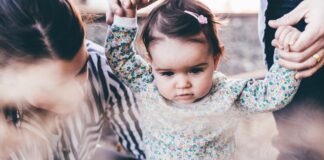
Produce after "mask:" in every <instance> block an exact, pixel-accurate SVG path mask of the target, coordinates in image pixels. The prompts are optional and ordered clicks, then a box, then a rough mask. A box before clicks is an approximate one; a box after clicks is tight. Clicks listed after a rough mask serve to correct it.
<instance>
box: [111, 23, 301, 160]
mask: <svg viewBox="0 0 324 160" xmlns="http://www.w3.org/2000/svg"><path fill="white" fill-rule="evenodd" d="M136 30H137V28H136V27H135V28H129V27H121V26H118V25H112V26H110V27H109V29H108V36H107V40H106V46H105V47H106V56H107V58H108V62H109V65H110V66H111V67H112V69H113V71H114V72H115V73H116V75H117V76H118V77H119V78H120V79H121V80H122V81H124V82H125V83H126V84H127V85H128V86H130V87H131V89H132V90H133V92H134V93H135V95H136V97H137V100H138V102H139V109H140V112H141V116H140V117H141V118H140V119H141V120H140V122H141V123H142V125H141V126H142V127H143V128H142V130H143V139H144V144H145V152H146V156H147V159H154V160H157V159H161V160H165V159H175V160H178V159H185V160H201V159H208V160H209V159H212V160H218V159H219V160H226V159H233V155H234V148H235V138H234V131H235V129H236V126H237V124H238V121H239V117H241V116H242V115H243V114H246V113H253V112H265V111H274V110H278V109H280V108H282V107H284V106H285V105H287V104H288V103H289V102H290V100H291V99H292V98H293V96H294V94H295V93H296V91H297V88H298V86H299V83H300V82H299V80H295V78H294V74H295V72H294V71H290V70H287V69H285V68H283V67H281V66H279V65H278V64H274V65H273V67H272V68H271V69H270V71H269V72H268V73H267V75H266V77H265V79H264V80H254V79H247V80H232V79H228V78H226V76H224V75H223V74H221V73H219V72H215V74H214V84H213V86H212V88H211V90H210V92H209V93H208V95H207V96H205V97H204V98H203V99H202V100H200V101H199V102H195V103H192V104H186V105H179V104H174V103H172V102H170V101H167V100H165V99H164V98H163V97H161V96H160V94H159V92H158V90H157V89H156V87H155V86H154V84H153V80H154V77H153V75H152V72H151V68H150V66H149V64H148V63H146V62H145V61H144V60H143V59H142V58H140V56H138V55H136V53H135V52H134V49H133V46H132V43H133V41H134V37H135V35H136Z"/></svg>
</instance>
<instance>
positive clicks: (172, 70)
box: [139, 0, 222, 103]
mask: <svg viewBox="0 0 324 160" xmlns="http://www.w3.org/2000/svg"><path fill="white" fill-rule="evenodd" d="M139 38H140V41H142V42H143V44H144V46H145V49H146V51H147V52H148V55H149V56H148V57H149V60H150V62H151V64H152V69H153V74H154V77H155V84H156V86H157V88H158V90H159V92H160V93H161V95H162V96H164V97H165V98H166V99H169V100H172V101H175V102H178V103H192V102H195V101H197V100H199V99H201V98H202V97H204V96H205V95H206V94H207V93H208V92H209V90H210V88H211V86H212V83H213V82H212V77H213V71H214V70H215V69H216V67H217V64H218V60H219V58H220V56H221V54H222V49H221V46H220V42H219V40H218V37H217V30H216V21H215V17H214V15H213V13H212V12H211V11H210V10H209V9H208V8H207V7H206V6H205V5H203V4H201V3H199V2H197V1H195V0H166V1H165V2H164V3H162V4H161V5H160V6H158V7H156V8H155V9H154V10H153V11H152V12H151V13H150V15H149V16H148V18H147V22H146V23H145V24H144V26H143V30H142V33H141V34H140V36H139Z"/></svg>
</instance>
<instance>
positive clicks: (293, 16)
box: [268, 1, 308, 28]
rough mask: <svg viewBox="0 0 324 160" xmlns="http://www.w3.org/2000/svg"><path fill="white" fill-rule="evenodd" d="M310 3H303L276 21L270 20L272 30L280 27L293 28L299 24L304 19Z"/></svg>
mask: <svg viewBox="0 0 324 160" xmlns="http://www.w3.org/2000/svg"><path fill="white" fill-rule="evenodd" d="M307 5H308V3H305V2H304V1H303V2H301V3H300V4H299V5H298V6H297V7H296V8H295V9H294V10H292V11H291V12H289V13H287V14H285V15H284V16H282V17H281V18H278V19H276V20H270V21H269V23H268V24H269V26H270V27H272V28H278V27H279V26H292V25H294V24H297V23H298V22H299V21H300V20H301V19H302V18H303V17H305V15H306V12H307V10H308V7H307Z"/></svg>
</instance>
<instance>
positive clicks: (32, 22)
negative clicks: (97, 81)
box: [0, 0, 87, 105]
mask: <svg viewBox="0 0 324 160" xmlns="http://www.w3.org/2000/svg"><path fill="white" fill-rule="evenodd" d="M0 31H1V32H0V69H1V72H0V73H1V75H4V74H7V76H6V77H11V80H10V79H8V78H7V79H8V80H7V81H11V83H16V84H15V87H16V86H20V85H21V86H23V87H25V88H26V87H28V86H33V87H32V88H30V89H32V90H40V89H43V88H44V85H45V84H46V85H47V84H54V82H53V83H52V81H56V82H55V84H59V82H58V81H59V80H63V79H64V80H63V81H64V82H65V81H66V80H73V81H74V80H75V77H78V78H77V79H78V80H79V79H82V80H85V78H86V77H87V76H86V73H87V72H84V66H85V64H86V61H87V53H86V49H85V46H84V35H85V33H84V27H83V24H82V20H81V17H80V14H79V13H78V12H77V11H76V10H75V8H74V7H73V4H71V2H70V0H0ZM13 64H15V65H13ZM8 74H10V76H9V75H8ZM22 75H25V76H24V77H25V78H24V81H21V80H19V78H21V77H22ZM18 77H19V78H18ZM70 77H71V79H70ZM67 78H68V79H67ZM28 80H30V81H28ZM3 81H4V79H2V80H1V82H0V84H1V87H3V85H5V84H6V82H3ZM20 82H22V83H24V84H17V83H20ZM42 85H43V86H42ZM61 86H62V85H61ZM57 87H59V86H56V87H54V86H49V85H47V86H46V89H48V88H53V89H57ZM8 88H9V87H8ZM25 88H24V89H25ZM48 90H49V89H48ZM19 91H20V92H22V89H20V90H19ZM26 91H28V92H31V91H30V90H28V89H26ZM2 92H4V94H6V92H7V93H8V91H3V90H2ZM47 92H48V91H47ZM20 94H21V93H20ZM33 94H34V93H33ZM62 94H63V93H62ZM28 95H32V94H31V93H30V94H28ZM35 95H42V96H45V95H50V94H44V91H42V92H38V91H37V94H36V93H35ZM47 98H51V97H47ZM47 98H42V100H47ZM34 99H38V100H40V99H41V98H37V97H34ZM44 103H45V102H42V104H44ZM33 104H35V105H37V104H40V102H34V103H33Z"/></svg>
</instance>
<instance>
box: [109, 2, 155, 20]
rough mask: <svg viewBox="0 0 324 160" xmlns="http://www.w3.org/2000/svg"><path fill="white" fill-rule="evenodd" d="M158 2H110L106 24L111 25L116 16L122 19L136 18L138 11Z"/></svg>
mask: <svg viewBox="0 0 324 160" xmlns="http://www.w3.org/2000/svg"><path fill="white" fill-rule="evenodd" d="M154 1H156V0H108V4H109V5H108V10H107V12H106V22H107V24H109V25H111V24H112V23H113V20H114V15H117V16H120V17H135V14H136V10H137V9H140V8H143V7H146V6H148V5H149V4H151V3H152V2H154Z"/></svg>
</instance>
